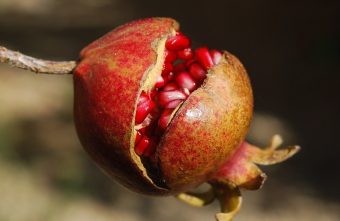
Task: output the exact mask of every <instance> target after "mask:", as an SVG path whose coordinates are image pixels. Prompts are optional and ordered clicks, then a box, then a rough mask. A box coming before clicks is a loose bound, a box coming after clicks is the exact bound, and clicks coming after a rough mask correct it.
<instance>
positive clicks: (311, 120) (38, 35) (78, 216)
mask: <svg viewBox="0 0 340 221" xmlns="http://www.w3.org/2000/svg"><path fill="white" fill-rule="evenodd" d="M339 6H340V4H339V1H330V0H323V1H321V0H317V1H307V0H300V1H284V0H277V1H272V0H258V1H252V0H238V1H236V0H223V1H222V0H221V1H214V0H209V1H207V0H196V1H183V0H181V1H179V0H172V1H159V0H152V1H150V0H143V1H133V0H75V1H70V0H0V45H4V46H6V47H9V48H11V49H14V50H20V51H21V52H24V53H27V54H30V55H32V56H36V57H40V58H45V59H55V60H71V59H76V58H77V57H78V52H79V50H80V49H81V48H82V47H84V46H85V45H87V44H88V43H90V42H91V41H93V40H94V39H96V38H97V37H99V36H101V35H102V34H104V33H106V32H107V31H109V30H111V29H112V28H114V27H116V26H118V25H120V24H122V23H125V22H127V21H130V20H133V19H137V18H143V17H150V16H171V17H174V18H176V19H178V20H179V21H180V22H181V26H182V31H183V32H185V33H186V34H188V35H189V36H191V37H192V39H193V40H194V42H195V43H197V44H207V45H209V46H210V47H212V48H224V49H228V50H229V51H230V52H232V53H234V54H236V55H237V56H238V57H239V58H240V59H241V61H242V62H243V63H244V65H245V66H246V68H247V70H248V72H249V75H250V77H251V80H252V83H253V87H254V95H255V113H256V114H255V118H254V121H253V125H252V128H251V132H250V134H249V139H250V140H251V141H252V142H254V143H257V144H260V145H265V144H267V143H268V141H269V139H270V137H271V136H272V135H273V134H275V133H280V134H282V135H283V137H284V138H285V141H286V142H285V143H286V144H299V145H301V146H302V151H301V152H300V153H299V154H298V155H297V156H295V157H294V158H292V159H291V160H289V161H287V162H285V163H282V164H281V165H278V166H272V167H268V168H263V169H264V171H266V172H267V174H268V175H269V179H268V181H267V182H266V184H265V185H264V188H263V189H261V190H260V191H256V192H245V193H244V204H243V209H242V211H241V213H240V214H239V215H238V216H237V218H236V220H240V221H241V220H255V221H256V220H261V221H264V220H268V221H269V220H287V221H288V220H319V221H326V220H327V221H336V220H340V157H339V156H340V146H339V142H338V141H337V139H339V132H340V128H339V123H340V117H339V116H340V96H339V95H340V90H339V87H340V29H339V27H340V25H339V24H340V19H339V17H340V13H339V12H340V7H339ZM72 99H73V92H72V76H48V75H35V74H31V73H28V72H25V71H21V70H17V69H14V68H10V67H8V66H7V65H3V64H0V221H43V220H44V221H54V220H62V221H71V220H72V221H80V220H82V221H87V220H91V221H92V220H96V221H116V220H117V221H130V220H138V221H143V220H163V221H167V220H169V221H170V220H178V221H191V220H195V221H201V220H202V221H203V220H204V221H207V220H214V219H213V215H214V213H215V212H217V211H218V210H219V208H218V204H217V203H215V204H213V205H210V206H207V207H206V208H204V209H197V208H192V207H190V206H187V205H185V204H182V203H181V202H177V201H176V200H175V199H174V198H172V197H166V198H152V197H147V196H141V195H138V194H135V193H132V192H130V191H129V190H126V189H125V188H123V187H121V186H119V185H117V184H116V183H115V182H112V181H111V180H110V179H109V178H107V177H106V176H105V175H103V174H102V173H101V172H100V171H99V170H98V169H97V168H96V167H95V166H94V165H93V163H92V162H91V161H90V160H89V158H88V157H87V155H86V154H85V153H84V151H83V150H82V148H81V146H80V143H79V141H78V139H77V136H76V133H75V129H74V126H73V116H72V103H73V101H72Z"/></svg>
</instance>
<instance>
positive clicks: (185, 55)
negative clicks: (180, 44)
mask: <svg viewBox="0 0 340 221" xmlns="http://www.w3.org/2000/svg"><path fill="white" fill-rule="evenodd" d="M177 56H178V58H179V59H183V60H189V59H191V58H192V57H193V53H192V50H191V48H185V49H183V50H180V51H177Z"/></svg>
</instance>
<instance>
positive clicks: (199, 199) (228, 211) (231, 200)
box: [176, 182, 242, 221]
mask: <svg viewBox="0 0 340 221" xmlns="http://www.w3.org/2000/svg"><path fill="white" fill-rule="evenodd" d="M176 197H177V199H179V200H181V201H183V202H185V203H187V204H189V205H192V206H196V207H202V206H205V205H208V204H210V203H212V202H213V201H214V200H215V199H218V201H219V202H220V205H221V212H219V213H216V215H215V218H216V220H217V221H231V220H232V219H233V218H234V216H235V215H236V214H237V212H238V211H239V210H240V209H241V204H242V196H241V192H240V189H239V188H238V187H237V186H235V185H232V184H230V183H227V182H217V183H211V188H210V189H209V190H208V191H206V192H203V193H194V192H187V193H181V194H178V195H177V196H176Z"/></svg>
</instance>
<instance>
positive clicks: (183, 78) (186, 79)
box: [176, 72, 196, 91]
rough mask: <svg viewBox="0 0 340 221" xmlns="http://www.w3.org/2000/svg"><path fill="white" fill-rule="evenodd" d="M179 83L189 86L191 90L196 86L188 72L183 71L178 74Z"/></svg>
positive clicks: (184, 86) (177, 80)
mask: <svg viewBox="0 0 340 221" xmlns="http://www.w3.org/2000/svg"><path fill="white" fill-rule="evenodd" d="M176 82H177V84H178V85H179V86H180V87H182V88H187V89H188V90H189V91H193V90H195V88H196V82H195V81H194V79H192V77H191V76H190V75H189V73H188V72H181V73H179V74H178V75H177V76H176Z"/></svg>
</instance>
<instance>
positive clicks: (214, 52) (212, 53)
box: [210, 50, 222, 64]
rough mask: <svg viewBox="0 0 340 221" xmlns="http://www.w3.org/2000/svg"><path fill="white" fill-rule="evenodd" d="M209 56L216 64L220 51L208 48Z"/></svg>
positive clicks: (220, 55)
mask: <svg viewBox="0 0 340 221" xmlns="http://www.w3.org/2000/svg"><path fill="white" fill-rule="evenodd" d="M210 56H211V59H212V60H213V62H214V64H218V63H219V62H220V60H221V58H222V53H221V52H219V51H217V50H210Z"/></svg>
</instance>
